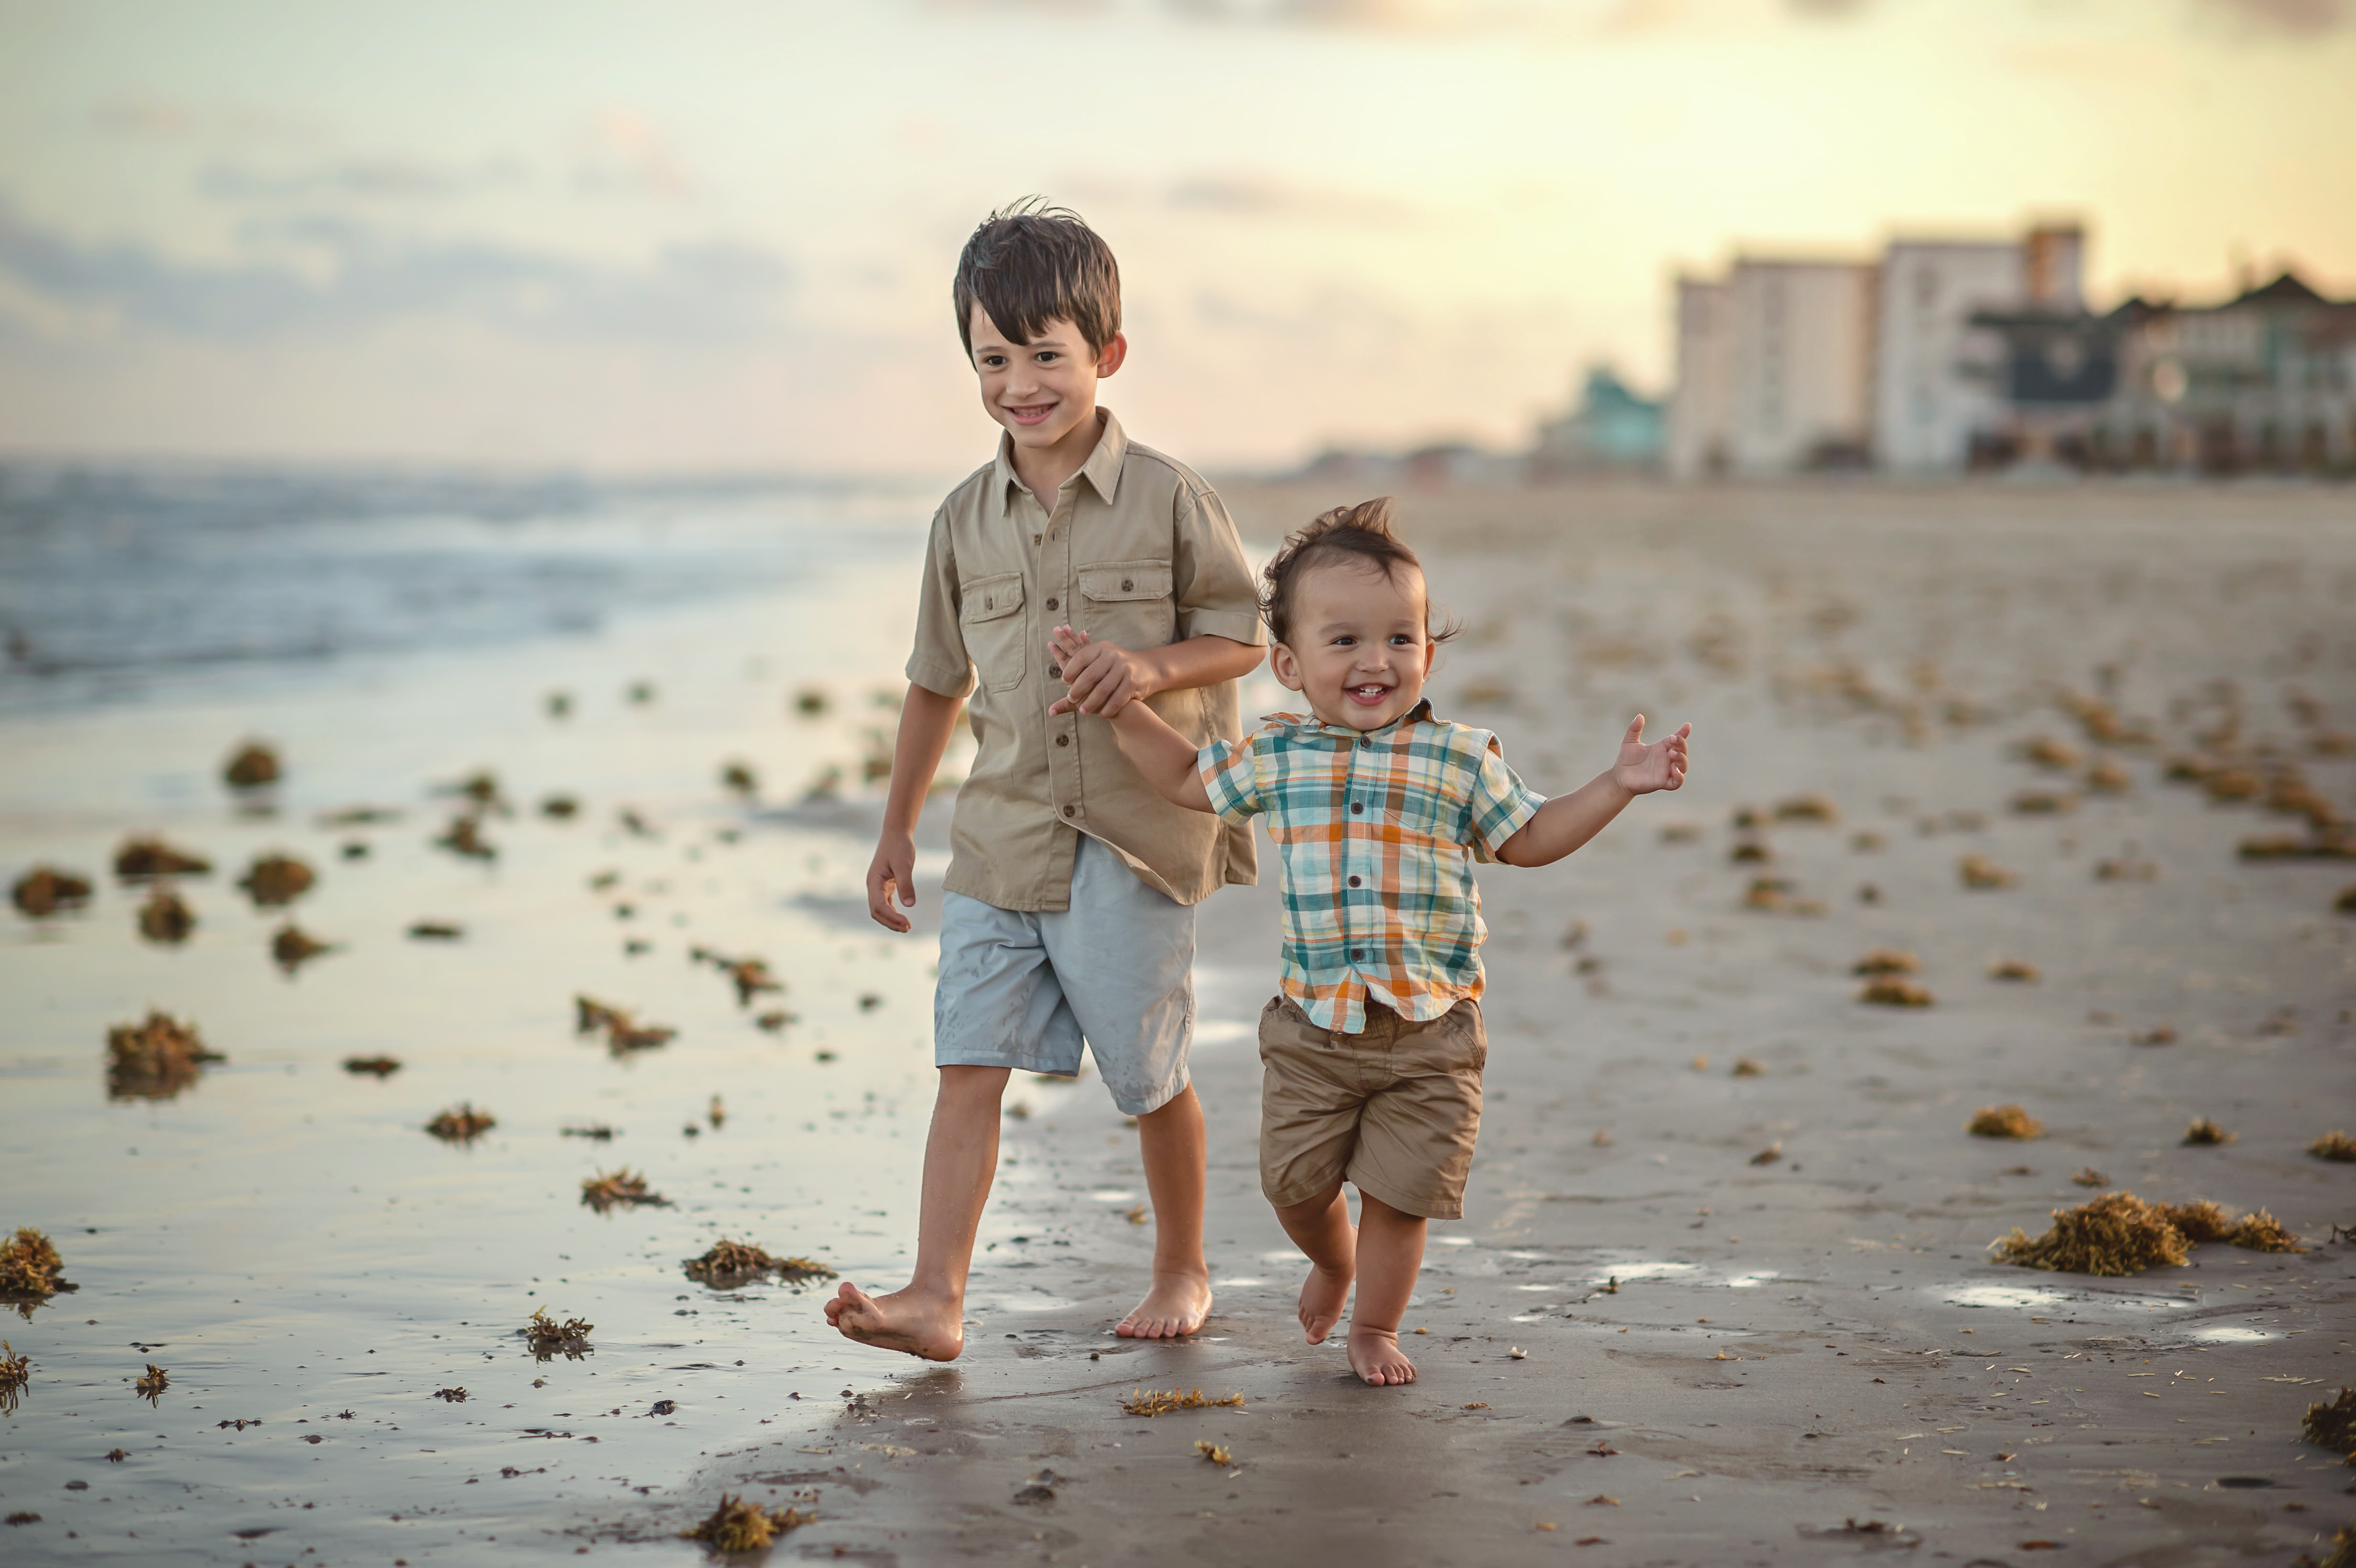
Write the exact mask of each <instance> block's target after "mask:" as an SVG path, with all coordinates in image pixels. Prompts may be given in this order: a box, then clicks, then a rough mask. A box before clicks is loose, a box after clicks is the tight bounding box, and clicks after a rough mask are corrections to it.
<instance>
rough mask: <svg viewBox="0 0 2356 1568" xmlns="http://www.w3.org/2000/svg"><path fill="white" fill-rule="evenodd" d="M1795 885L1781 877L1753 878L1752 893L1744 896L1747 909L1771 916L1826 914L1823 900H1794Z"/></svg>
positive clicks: (1743, 905) (1748, 892)
mask: <svg viewBox="0 0 2356 1568" xmlns="http://www.w3.org/2000/svg"><path fill="white" fill-rule="evenodd" d="M1794 891H1795V890H1794V887H1793V885H1792V884H1791V883H1790V882H1788V881H1786V880H1783V878H1781V877H1753V878H1751V888H1750V891H1747V892H1745V893H1744V894H1743V895H1742V907H1743V908H1745V909H1755V910H1764V911H1766V912H1769V913H1771V914H1805V915H1817V914H1822V913H1824V912H1825V906H1824V901H1823V900H1821V899H1803V898H1794V897H1793V893H1794Z"/></svg>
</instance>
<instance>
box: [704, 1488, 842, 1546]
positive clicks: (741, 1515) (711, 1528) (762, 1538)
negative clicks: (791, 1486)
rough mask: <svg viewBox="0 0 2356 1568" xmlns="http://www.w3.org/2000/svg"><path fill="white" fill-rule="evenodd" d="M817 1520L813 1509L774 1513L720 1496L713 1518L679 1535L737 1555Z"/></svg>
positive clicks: (786, 1510)
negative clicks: (805, 1511) (806, 1511)
mask: <svg viewBox="0 0 2356 1568" xmlns="http://www.w3.org/2000/svg"><path fill="white" fill-rule="evenodd" d="M817 1518H818V1510H817V1509H811V1510H810V1511H809V1512H808V1513H804V1512H803V1511H802V1510H801V1509H798V1508H785V1509H776V1510H775V1511H772V1510H770V1509H764V1508H763V1507H762V1506H761V1505H760V1504H759V1503H756V1502H754V1501H753V1500H751V1499H748V1498H740V1497H732V1496H731V1495H729V1494H728V1493H726V1492H723V1493H721V1494H720V1506H719V1507H718V1508H716V1509H712V1517H711V1518H709V1519H707V1520H704V1521H703V1522H702V1523H701V1524H699V1525H697V1526H696V1527H695V1528H694V1529H693V1530H682V1531H680V1532H679V1533H680V1536H681V1537H682V1538H683V1539H685V1540H688V1541H702V1542H703V1543H704V1544H705V1545H706V1546H709V1547H711V1548H712V1550H713V1551H714V1552H728V1553H735V1552H758V1551H760V1550H761V1549H762V1548H764V1547H766V1546H767V1545H769V1544H770V1543H771V1542H773V1541H776V1539H777V1538H778V1537H779V1536H781V1535H783V1534H785V1533H786V1531H789V1530H795V1529H798V1528H799V1527H800V1526H802V1525H805V1524H809V1523H811V1522H812V1521H814V1520H816V1519H817Z"/></svg>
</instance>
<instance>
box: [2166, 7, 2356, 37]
mask: <svg viewBox="0 0 2356 1568" xmlns="http://www.w3.org/2000/svg"><path fill="white" fill-rule="evenodd" d="M2199 4H2200V5H2201V9H2203V10H2205V11H2211V12H2215V13H2217V14H2219V15H2221V16H2225V17H2228V18H2230V19H2232V20H2233V21H2236V22H2239V23H2240V24H2242V25H2243V26H2244V27H2248V28H2250V29H2252V30H2254V31H2263V32H2279V33H2293V34H2298V35H2301V36H2305V37H2313V36H2315V35H2317V34H2320V33H2329V32H2330V31H2332V30H2333V29H2335V28H2338V27H2343V26H2346V25H2347V24H2348V23H2349V22H2350V21H2351V20H2356V16H2351V7H2350V5H2349V4H2348V0H2199Z"/></svg>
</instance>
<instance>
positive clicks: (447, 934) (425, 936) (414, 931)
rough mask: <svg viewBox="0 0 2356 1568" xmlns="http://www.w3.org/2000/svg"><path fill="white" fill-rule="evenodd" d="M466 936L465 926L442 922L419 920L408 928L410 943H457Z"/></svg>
mask: <svg viewBox="0 0 2356 1568" xmlns="http://www.w3.org/2000/svg"><path fill="white" fill-rule="evenodd" d="M465 937H466V927H465V926H463V925H458V924H456V923H453V922H450V921H443V920H421V921H418V922H416V923H414V924H412V925H411V926H410V928H409V939H410V940H411V941H412V942H458V941H461V940H463V939H464V938H465Z"/></svg>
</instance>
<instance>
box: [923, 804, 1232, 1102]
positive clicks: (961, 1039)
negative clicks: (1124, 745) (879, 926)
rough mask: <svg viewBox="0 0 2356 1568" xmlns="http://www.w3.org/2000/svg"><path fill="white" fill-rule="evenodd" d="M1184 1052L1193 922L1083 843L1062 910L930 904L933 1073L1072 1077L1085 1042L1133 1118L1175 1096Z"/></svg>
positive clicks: (1190, 1038)
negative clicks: (934, 947)
mask: <svg viewBox="0 0 2356 1568" xmlns="http://www.w3.org/2000/svg"><path fill="white" fill-rule="evenodd" d="M1083 1043H1085V1044H1086V1045H1087V1049H1088V1050H1089V1051H1092V1052H1093V1053H1094V1054H1095V1056H1096V1059H1097V1071H1098V1072H1100V1073H1102V1074H1103V1075H1104V1081H1105V1087H1106V1088H1108V1089H1109V1090H1111V1091H1112V1102H1113V1104H1116V1105H1118V1106H1119V1107H1120V1108H1121V1110H1122V1111H1123V1112H1124V1113H1125V1114H1127V1115H1132V1116H1137V1115H1144V1114H1145V1113H1146V1112H1148V1111H1158V1110H1160V1109H1161V1108H1162V1106H1163V1105H1165V1104H1169V1102H1170V1101H1171V1099H1172V1098H1173V1097H1174V1096H1175V1095H1177V1094H1178V1093H1180V1092H1181V1091H1182V1090H1183V1089H1184V1088H1185V1087H1186V1083H1187V1076H1186V1051H1187V1048H1188V1047H1189V1046H1190V1045H1192V1044H1193V1043H1194V910H1193V909H1192V908H1191V907H1190V906H1188V905H1185V904H1182V903H1179V902H1177V901H1174V900H1173V899H1171V898H1169V897H1168V896H1166V895H1164V894H1162V893H1158V892H1156V891H1153V890H1152V889H1151V888H1149V887H1147V886H1146V885H1145V884H1144V883H1143V882H1141V881H1139V880H1137V876H1136V874H1135V873H1134V872H1132V871H1131V870H1130V869H1129V868H1128V867H1127V866H1126V865H1124V864H1122V863H1121V859H1120V857H1119V855H1117V854H1115V853H1114V852H1113V851H1112V850H1110V849H1108V848H1105V846H1103V845H1102V844H1099V843H1098V842H1097V841H1096V840H1095V839H1093V838H1091V837H1087V835H1086V834H1082V835H1081V836H1080V843H1079V848H1078V851H1077V853H1076V854H1075V855H1074V856H1073V859H1072V897H1071V907H1070V908H1069V909H1066V910H1050V911H1030V910H1012V909H1000V908H999V907H998V906H997V905H996V904H991V903H984V902H982V901H981V900H980V899H976V898H969V897H967V896H966V895H965V894H963V893H945V894H943V895H942V897H941V975H940V983H939V984H938V985H937V986H936V987H934V990H933V1064H934V1065H935V1066H937V1067H1011V1068H1014V1069H1016V1070H1018V1071H1020V1072H1046V1073H1052V1074H1054V1075H1055V1076H1056V1077H1059V1078H1070V1077H1074V1076H1076V1075H1077V1074H1078V1072H1079V1071H1080V1048H1081V1046H1082V1044H1083Z"/></svg>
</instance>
